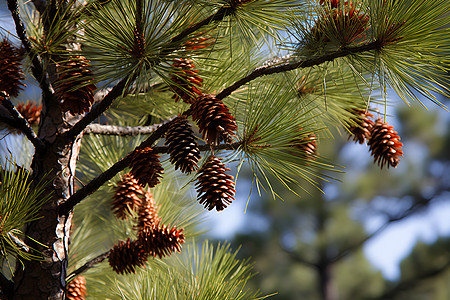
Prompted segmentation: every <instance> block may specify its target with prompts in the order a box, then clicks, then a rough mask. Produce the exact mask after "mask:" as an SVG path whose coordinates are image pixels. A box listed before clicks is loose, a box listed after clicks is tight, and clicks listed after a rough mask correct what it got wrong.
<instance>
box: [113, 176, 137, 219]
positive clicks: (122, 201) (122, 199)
mask: <svg viewBox="0 0 450 300" xmlns="http://www.w3.org/2000/svg"><path fill="white" fill-rule="evenodd" d="M114 190H115V193H114V196H113V201H112V206H111V209H112V211H113V213H114V214H115V215H116V217H117V218H119V219H122V220H125V219H127V215H131V212H132V211H133V210H137V209H138V208H139V207H140V206H141V202H142V200H141V199H142V198H143V197H144V191H143V190H142V187H141V186H140V185H139V183H138V181H137V180H136V179H134V178H133V176H132V175H131V174H130V173H127V174H125V175H123V176H121V179H120V181H119V182H118V183H117V186H116V187H115V188H114Z"/></svg>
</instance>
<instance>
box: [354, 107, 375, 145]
mask: <svg viewBox="0 0 450 300" xmlns="http://www.w3.org/2000/svg"><path fill="white" fill-rule="evenodd" d="M352 113H353V114H354V115H355V117H353V118H352V121H353V123H356V126H355V125H350V127H349V130H350V132H351V133H353V141H355V142H358V143H360V144H363V143H364V142H365V141H366V139H367V140H369V139H370V132H371V130H372V126H373V121H372V120H370V119H369V117H370V118H372V117H373V115H372V114H371V113H370V112H366V111H364V110H362V109H353V110H352ZM350 137H351V136H349V138H350Z"/></svg>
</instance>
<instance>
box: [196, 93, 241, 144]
mask: <svg viewBox="0 0 450 300" xmlns="http://www.w3.org/2000/svg"><path fill="white" fill-rule="evenodd" d="M191 109H192V119H193V120H194V121H195V122H196V123H197V125H198V127H199V130H200V133H201V134H202V137H203V139H204V140H205V141H206V142H207V143H209V144H212V145H215V144H219V143H220V142H221V141H224V142H225V143H231V141H232V140H231V136H234V135H235V133H234V131H236V130H237V125H236V122H235V118H234V117H233V116H232V115H231V114H230V112H229V110H228V107H226V106H225V104H223V103H222V101H221V100H219V99H217V98H216V97H215V96H214V95H210V94H203V95H202V96H201V97H199V98H197V100H196V101H195V102H194V103H193V104H192V105H191Z"/></svg>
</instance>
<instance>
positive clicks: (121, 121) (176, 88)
mask: <svg viewBox="0 0 450 300" xmlns="http://www.w3.org/2000/svg"><path fill="white" fill-rule="evenodd" d="M7 3H8V9H9V12H10V14H11V17H12V23H13V25H14V26H15V32H6V31H5V30H4V29H3V28H0V35H1V40H2V42H1V44H0V50H1V52H0V70H2V72H0V73H1V74H0V76H1V77H0V78H1V81H0V108H1V109H0V121H1V122H2V123H4V124H6V125H7V126H8V127H5V128H14V130H16V131H19V132H21V133H23V134H21V135H17V136H15V137H13V138H15V139H19V144H20V145H21V147H20V149H14V151H13V152H14V153H13V154H14V156H16V157H13V158H12V159H10V160H9V161H14V160H15V159H16V158H19V157H20V158H21V159H20V160H19V159H17V161H20V162H25V163H23V165H21V166H20V168H19V166H15V167H16V168H19V169H20V170H26V171H23V172H24V173H21V175H20V176H19V175H17V176H16V175H13V174H12V172H11V171H10V170H12V169H11V168H9V169H8V168H6V167H5V164H3V165H2V167H3V168H4V170H3V171H4V172H5V174H6V175H7V176H6V175H5V176H6V177H5V178H7V180H9V181H11V182H14V185H12V184H11V182H9V181H7V180H2V181H1V185H0V191H3V192H4V193H5V195H7V196H8V197H6V196H5V199H6V200H5V203H6V202H7V203H8V205H4V206H2V207H0V213H1V214H0V220H2V222H3V225H2V227H1V229H2V230H1V231H0V239H1V240H0V242H1V243H0V248H1V250H2V251H1V252H0V253H1V254H2V261H3V266H4V268H3V269H2V270H4V272H3V276H2V277H1V280H0V287H1V293H2V297H3V298H7V299H54V300H57V299H63V298H64V297H65V295H67V297H70V295H72V293H74V291H75V290H76V289H77V288H75V287H73V286H72V287H71V286H70V282H73V280H75V279H74V278H80V276H84V277H85V278H86V289H87V293H88V297H92V298H93V299H95V298H105V297H108V298H114V297H115V296H116V295H121V296H120V297H122V298H124V299H131V298H133V299H136V297H138V298H142V299H148V297H149V296H148V293H147V292H148V291H149V290H152V291H154V294H152V295H155V296H154V297H156V298H155V299H176V298H179V297H182V295H183V296H185V295H192V297H191V298H195V297H197V298H198V299H257V298H258V295H259V294H258V292H252V291H250V290H248V289H247V288H246V283H247V280H248V278H249V277H250V276H251V271H250V267H249V266H248V261H242V260H239V259H237V258H236V254H235V252H233V251H231V250H230V249H229V247H228V246H227V245H218V246H216V247H212V246H210V245H209V244H208V243H207V242H204V243H203V245H202V250H201V251H200V250H198V249H197V248H196V247H198V246H197V245H196V243H195V241H194V237H195V236H196V235H198V234H199V230H198V229H197V225H198V223H199V222H200V220H201V216H200V215H201V214H202V213H208V212H207V211H205V212H203V209H202V205H203V206H204V207H205V208H206V209H207V210H213V209H215V210H217V211H221V210H224V209H226V207H227V206H229V205H233V202H235V201H239V200H240V199H236V200H235V199H234V195H235V188H236V189H239V182H235V181H233V179H234V177H233V175H231V174H227V173H226V172H227V171H228V172H231V170H233V172H235V173H236V172H238V171H240V169H241V168H243V167H248V168H249V169H250V170H251V171H252V173H253V176H254V180H253V182H255V183H257V185H258V188H259V190H261V188H262V189H264V190H265V191H267V192H268V193H269V194H270V195H271V196H273V198H278V197H280V195H282V194H285V193H284V192H283V193H280V191H278V190H277V189H276V188H275V185H273V184H272V183H273V181H274V180H277V181H280V182H281V183H282V184H281V185H280V186H283V187H285V188H286V189H287V190H292V186H295V185H297V186H298V185H300V182H299V181H298V180H297V179H296V178H302V179H304V181H305V182H308V184H310V185H312V186H318V181H319V180H318V178H322V177H323V176H325V175H323V174H329V173H330V172H329V171H331V170H334V169H335V168H334V166H333V162H331V161H327V160H326V158H322V157H320V155H318V151H316V146H317V145H319V144H320V141H321V140H322V139H325V138H329V137H330V134H331V133H332V132H335V130H336V129H337V130H341V129H342V127H344V128H346V129H345V130H347V129H348V127H349V124H351V125H352V126H353V125H355V126H356V125H358V128H360V129H363V130H364V126H366V125H364V124H360V123H359V121H358V120H361V118H357V119H355V114H358V113H355V112H357V110H358V109H361V108H362V107H364V108H366V110H365V111H369V110H375V109H379V111H383V108H385V106H386V105H387V103H386V101H385V100H384V99H386V95H381V97H378V96H377V95H378V94H379V92H380V91H381V92H382V93H385V92H386V91H388V90H389V91H394V92H395V93H397V95H398V96H400V97H401V98H403V100H405V101H413V100H418V99H417V96H416V95H417V94H424V95H427V96H428V97H429V98H430V100H431V102H433V103H435V104H437V105H440V106H443V105H442V104H441V103H439V101H438V100H437V99H436V97H435V96H434V95H435V94H442V95H449V90H448V88H446V77H445V76H446V75H445V74H446V72H448V71H449V67H448V66H449V65H450V64H448V63H449V56H448V49H449V48H450V46H449V41H450V32H449V28H450V26H449V25H450V16H449V15H448V11H449V10H450V3H449V2H448V1H447V0H433V1H432V0H423V1H419V0H370V1H369V0H356V1H352V2H348V1H347V2H344V1H334V0H329V1H328V0H325V1H316V0H310V1H291V0H287V1H286V0H214V1H203V0H199V1H192V0H175V1H165V0H152V1H150V0H110V1H96V0H88V1H72V0H58V1H47V0H42V1H22V0H7ZM12 37H14V38H15V39H16V40H18V41H19V42H20V43H21V46H20V47H19V48H20V49H22V48H23V49H24V52H25V58H24V59H22V56H21V55H20V54H21V51H19V50H17V49H16V48H14V47H13V46H12V43H11V41H10V39H11V38H12ZM268 49H270V50H271V51H267V50H268ZM269 53H273V54H269ZM22 62H23V65H22V64H21V63H22ZM424 66H426V67H424ZM25 72H26V75H27V76H24V75H23V74H24V73H25ZM24 78H27V80H29V81H31V82H30V83H31V84H33V85H35V86H38V87H39V89H40V91H41V93H40V96H39V97H37V96H36V98H37V99H30V101H32V102H33V103H39V104H36V105H42V109H37V108H36V109H34V108H31V107H30V108H26V107H24V106H20V104H19V103H18V99H17V97H19V96H21V95H20V93H21V92H22V89H23V87H24V83H23V82H24V81H25V80H24ZM28 85H29V84H27V86H28ZM388 88H390V89H388ZM412 90H415V91H414V92H413V91H412ZM179 100H182V101H179ZM37 107H40V106H37ZM38 110H39V113H38ZM38 115H39V116H38ZM366 116H367V115H366ZM38 117H39V119H40V120H39V123H38V124H37V118H38ZM388 118H389V116H387V115H386V116H383V121H376V122H375V124H374V126H373V127H372V128H371V130H370V137H369V136H368V135H367V136H364V137H365V138H366V139H367V138H369V142H368V144H369V146H370V147H371V148H370V151H372V154H373V155H374V157H375V161H376V162H378V163H379V164H380V166H381V167H383V166H384V165H386V164H387V165H388V166H393V167H395V166H397V165H398V164H399V163H401V162H400V156H401V155H402V150H401V143H400V142H399V137H398V135H397V133H396V132H395V131H393V129H392V127H390V126H389V125H388V124H387V123H386V121H387V119H388ZM363 119H364V118H363ZM355 120H356V121H355ZM191 122H192V124H196V126H194V128H193V130H191V128H190V125H189V123H191ZM367 124H369V123H367ZM30 125H33V126H34V127H32V126H30ZM36 125H37V128H36ZM366 127H367V126H366ZM299 128H301V130H298V129H299ZM366 129H369V128H368V127H367V128H366ZM5 130H7V129H5ZM364 132H365V131H364ZM8 133H9V132H4V134H5V135H8ZM360 139H361V137H360V134H359V136H358V137H357V140H358V141H359V140H360ZM7 141H8V142H11V141H9V140H7ZM16 141H17V140H16ZM293 141H295V143H294V144H295V145H297V146H295V145H293ZM299 145H301V146H299ZM7 149H8V150H7V151H11V150H10V149H11V147H7ZM26 149H31V150H29V151H26ZM22 150H23V151H22ZM5 152H6V151H5ZM7 155H9V152H8V154H7V153H3V156H4V157H5V156H7ZM405 155H406V153H405ZM219 156H220V157H222V158H219ZM201 157H206V159H204V160H201ZM26 158H28V159H26ZM233 162H237V164H236V163H235V164H233ZM11 164H13V163H11ZM13 165H14V164H13ZM197 167H200V168H199V169H197ZM180 171H181V172H180ZM163 173H164V176H163ZM24 174H26V175H27V176H25V175H24ZM124 174H131V175H124ZM22 175H23V176H22ZM121 175H122V177H121ZM21 176H22V177H21ZM131 176H132V178H133V179H131ZM327 176H329V175H327ZM194 178H195V179H196V180H197V183H196V184H192V182H193V181H194ZM17 183H20V184H17ZM195 185H196V189H194V187H195ZM114 186H116V187H115V188H111V187H114ZM75 187H78V188H75ZM23 188H26V190H27V193H29V194H27V195H29V196H27V197H30V199H31V200H33V201H31V200H30V201H28V202H27V203H25V202H24V201H23V199H25V198H26V197H25V196H24V194H21V193H22V192H23ZM2 189H3V190H2ZM8 189H13V190H12V191H14V192H12V193H9V192H6V191H8ZM190 189H191V190H190ZM144 191H146V192H145V193H144ZM192 191H196V192H197V197H189V195H190V194H191V192H192ZM24 197H25V198H24ZM195 198H197V199H198V201H197V200H196V199H195ZM153 200H154V201H155V203H153V202H151V201H153ZM8 201H9V202H8ZM30 203H35V204H36V205H34V209H30V207H29V205H30ZM9 209H11V210H9ZM12 209H18V211H20V213H17V214H12ZM4 220H8V223H7V224H6V225H8V226H6V225H5V223H4V222H5V221H4ZM2 245H6V246H4V247H3V246H2ZM2 247H3V248H2ZM184 248H186V249H187V250H186V251H185V249H184ZM179 252H181V253H179ZM81 274H82V275H81ZM174 278H176V279H174ZM75 283H77V282H76V281H75V282H73V283H72V285H74V284H75ZM219 283H220V284H219ZM69 287H70V289H69ZM78 290H80V291H84V290H83V289H82V288H81V287H78ZM146 291H147V292H146ZM76 297H83V296H82V295H81V294H80V295H79V296H76Z"/></svg>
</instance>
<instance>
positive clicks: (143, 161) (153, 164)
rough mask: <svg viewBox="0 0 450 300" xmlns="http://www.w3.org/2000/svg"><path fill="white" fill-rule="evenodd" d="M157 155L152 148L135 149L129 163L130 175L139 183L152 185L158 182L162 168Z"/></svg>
mask: <svg viewBox="0 0 450 300" xmlns="http://www.w3.org/2000/svg"><path fill="white" fill-rule="evenodd" d="M159 157H160V156H159V155H158V154H155V153H153V150H152V148H150V147H146V148H143V149H136V151H135V152H134V153H133V159H132V161H131V163H130V167H131V172H130V173H131V175H133V177H134V178H136V179H137V181H138V182H139V184H140V185H142V186H145V185H146V184H148V186H149V187H151V188H152V187H154V186H156V185H157V184H158V183H159V178H161V177H162V175H161V174H162V173H164V169H163V167H162V166H161V163H160V161H159Z"/></svg>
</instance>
